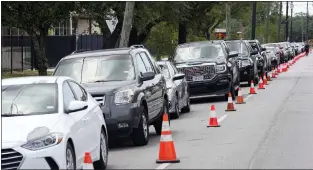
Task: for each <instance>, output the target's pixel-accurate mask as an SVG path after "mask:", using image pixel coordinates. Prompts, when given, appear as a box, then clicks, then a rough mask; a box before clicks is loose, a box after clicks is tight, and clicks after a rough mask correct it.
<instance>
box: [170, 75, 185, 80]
mask: <svg viewBox="0 0 313 170" xmlns="http://www.w3.org/2000/svg"><path fill="white" fill-rule="evenodd" d="M183 78H185V74H182V73H178V74H175V75H174V77H173V81H175V80H181V79H183Z"/></svg>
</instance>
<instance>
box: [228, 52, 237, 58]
mask: <svg viewBox="0 0 313 170" xmlns="http://www.w3.org/2000/svg"><path fill="white" fill-rule="evenodd" d="M238 55H239V53H238V52H237V51H231V52H229V54H228V58H234V57H238Z"/></svg>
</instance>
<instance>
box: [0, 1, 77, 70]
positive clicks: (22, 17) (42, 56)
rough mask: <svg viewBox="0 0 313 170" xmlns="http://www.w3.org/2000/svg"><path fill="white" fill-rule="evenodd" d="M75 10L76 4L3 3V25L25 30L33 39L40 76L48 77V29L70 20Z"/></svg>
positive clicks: (54, 2)
mask: <svg viewBox="0 0 313 170" xmlns="http://www.w3.org/2000/svg"><path fill="white" fill-rule="evenodd" d="M74 9H75V3H74V2H58V1H50V2H44V1H34V2H26V1H5V2H3V3H2V18H1V19H2V23H3V24H4V25H6V26H9V27H16V28H19V29H22V30H25V31H26V32H27V33H28V34H29V36H30V37H31V39H32V42H33V44H34V49H35V55H36V59H37V61H36V63H37V66H38V73H39V75H47V68H48V59H47V57H46V52H45V37H46V36H47V34H48V29H49V28H50V27H51V26H52V25H53V24H56V23H58V22H62V21H64V20H67V19H69V17H70V12H71V11H73V10H74Z"/></svg>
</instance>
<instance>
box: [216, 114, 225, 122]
mask: <svg viewBox="0 0 313 170" xmlns="http://www.w3.org/2000/svg"><path fill="white" fill-rule="evenodd" d="M226 117H227V115H224V116H222V117H220V118H219V119H218V120H217V121H218V123H221V122H222V121H223V120H224V119H225V118H226Z"/></svg>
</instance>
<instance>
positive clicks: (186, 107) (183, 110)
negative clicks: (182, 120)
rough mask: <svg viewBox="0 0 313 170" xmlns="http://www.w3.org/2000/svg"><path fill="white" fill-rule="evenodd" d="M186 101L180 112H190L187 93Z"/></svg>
mask: <svg viewBox="0 0 313 170" xmlns="http://www.w3.org/2000/svg"><path fill="white" fill-rule="evenodd" d="M186 102H187V105H186V106H185V107H183V108H182V113H188V112H190V98H189V95H188V98H187V101H186Z"/></svg>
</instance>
